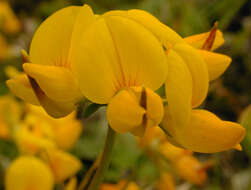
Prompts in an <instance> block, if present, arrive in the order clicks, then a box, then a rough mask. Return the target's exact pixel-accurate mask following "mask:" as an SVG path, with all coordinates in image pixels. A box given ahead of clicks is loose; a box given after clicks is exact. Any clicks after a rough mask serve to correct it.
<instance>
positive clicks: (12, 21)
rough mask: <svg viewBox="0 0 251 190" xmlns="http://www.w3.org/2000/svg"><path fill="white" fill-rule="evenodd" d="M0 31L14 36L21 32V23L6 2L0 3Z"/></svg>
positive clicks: (3, 0)
mask: <svg viewBox="0 0 251 190" xmlns="http://www.w3.org/2000/svg"><path fill="white" fill-rule="evenodd" d="M0 30H3V31H4V32H5V33H7V34H15V33H17V32H19V31H20V30H21V23H20V21H19V20H18V18H17V17H16V15H15V14H14V12H13V11H12V9H11V7H10V5H9V3H8V1H5V0H2V1H0Z"/></svg>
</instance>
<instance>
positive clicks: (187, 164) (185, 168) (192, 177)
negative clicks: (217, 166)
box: [172, 155, 207, 185]
mask: <svg viewBox="0 0 251 190" xmlns="http://www.w3.org/2000/svg"><path fill="white" fill-rule="evenodd" d="M172 165H173V166H174V169H175V171H176V172H177V174H178V175H179V176H180V177H181V178H183V179H185V180H187V181H189V182H190V183H193V184H196V185H203V184H204V183H205V182H206V180H207V173H206V171H205V170H201V169H200V168H201V166H202V164H201V163H200V162H199V161H198V160H197V159H196V158H195V157H193V156H191V155H186V156H183V157H181V158H180V159H177V160H176V161H175V162H173V164H172Z"/></svg>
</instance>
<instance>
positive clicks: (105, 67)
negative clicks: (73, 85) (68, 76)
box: [72, 18, 121, 104]
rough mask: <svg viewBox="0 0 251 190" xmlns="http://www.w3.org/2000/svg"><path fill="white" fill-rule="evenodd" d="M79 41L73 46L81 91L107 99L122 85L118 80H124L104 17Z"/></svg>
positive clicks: (99, 99) (98, 100) (95, 98)
mask: <svg viewBox="0 0 251 190" xmlns="http://www.w3.org/2000/svg"><path fill="white" fill-rule="evenodd" d="M100 31H102V32H100ZM78 41H79V43H75V45H74V47H72V48H73V49H72V70H73V72H74V74H75V76H76V77H77V79H78V81H79V85H80V89H81V92H82V93H83V95H84V96H85V97H86V98H87V99H89V100H91V101H93V102H96V103H100V104H104V103H107V102H108V101H109V100H110V98H111V97H112V96H113V95H114V93H115V92H116V88H117V87H116V86H119V84H118V82H117V81H116V80H117V78H118V79H119V80H120V78H119V77H121V70H120V68H119V65H118V64H117V59H118V58H117V54H116V51H115V47H114V44H113V40H112V38H111V35H110V31H109V29H108V27H107V25H106V23H105V21H104V19H101V18H100V19H98V20H97V21H96V22H94V23H93V24H92V25H91V26H89V28H88V30H86V31H85V33H84V35H81V36H79V39H78ZM83 52H84V53H83ZM97 76H98V77H97Z"/></svg>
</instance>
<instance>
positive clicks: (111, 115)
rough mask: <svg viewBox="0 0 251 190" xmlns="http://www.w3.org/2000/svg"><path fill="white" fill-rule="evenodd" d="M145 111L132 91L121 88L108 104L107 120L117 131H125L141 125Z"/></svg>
mask: <svg viewBox="0 0 251 190" xmlns="http://www.w3.org/2000/svg"><path fill="white" fill-rule="evenodd" d="M145 113H146V111H145V110H144V108H143V107H141V106H140V105H139V103H138V102H137V99H136V95H135V94H134V93H133V92H132V91H130V90H121V91H119V92H118V94H116V95H115V96H114V97H113V98H112V100H111V102H110V103H109V104H108V107H107V120H108V122H109V124H110V126H111V127H112V128H113V129H114V130H115V131H117V132H119V133H124V132H128V131H130V130H132V129H133V128H136V127H139V126H140V125H141V124H142V122H143V116H144V114H145Z"/></svg>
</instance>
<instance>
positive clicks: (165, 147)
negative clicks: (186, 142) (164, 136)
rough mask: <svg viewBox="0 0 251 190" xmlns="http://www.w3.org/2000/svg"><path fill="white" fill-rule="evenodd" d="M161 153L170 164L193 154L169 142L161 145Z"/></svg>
mask: <svg viewBox="0 0 251 190" xmlns="http://www.w3.org/2000/svg"><path fill="white" fill-rule="evenodd" d="M159 151H160V153H161V154H162V155H163V156H164V157H165V158H166V159H168V160H169V161H170V162H175V161H177V160H178V159H180V158H181V157H183V156H185V155H191V154H192V152H191V151H189V150H185V149H182V148H179V147H176V146H174V145H172V144H170V143H169V142H167V141H166V142H164V143H162V144H161V145H160V147H159Z"/></svg>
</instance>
